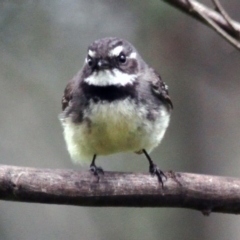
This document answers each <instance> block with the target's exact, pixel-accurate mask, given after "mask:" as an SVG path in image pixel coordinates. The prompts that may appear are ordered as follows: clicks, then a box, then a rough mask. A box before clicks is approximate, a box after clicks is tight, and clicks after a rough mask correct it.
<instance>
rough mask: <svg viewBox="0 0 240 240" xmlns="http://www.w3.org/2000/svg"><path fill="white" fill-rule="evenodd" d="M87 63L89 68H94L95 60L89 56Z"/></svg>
mask: <svg viewBox="0 0 240 240" xmlns="http://www.w3.org/2000/svg"><path fill="white" fill-rule="evenodd" d="M87 63H88V66H89V67H92V66H93V59H92V58H91V57H90V56H87Z"/></svg>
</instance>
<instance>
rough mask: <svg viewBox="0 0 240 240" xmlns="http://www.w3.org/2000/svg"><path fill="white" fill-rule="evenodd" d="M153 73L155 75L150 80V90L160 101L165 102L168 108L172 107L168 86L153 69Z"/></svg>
mask: <svg viewBox="0 0 240 240" xmlns="http://www.w3.org/2000/svg"><path fill="white" fill-rule="evenodd" d="M154 73H155V76H156V77H155V79H153V81H152V82H151V90H152V92H153V94H154V95H155V96H156V97H157V98H159V99H160V100H161V101H163V102H164V103H166V104H167V106H168V108H169V109H173V103H172V101H171V99H170V96H169V92H168V86H167V85H166V84H165V83H164V82H163V81H162V79H161V77H160V75H159V74H157V73H156V72H155V71H154Z"/></svg>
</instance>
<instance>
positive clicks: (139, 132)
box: [63, 100, 169, 162]
mask: <svg viewBox="0 0 240 240" xmlns="http://www.w3.org/2000/svg"><path fill="white" fill-rule="evenodd" d="M91 109H93V110H92V112H91V113H86V117H87V118H86V119H87V120H86V121H84V122H82V123H80V124H74V123H72V122H71V119H70V118H67V119H65V122H64V123H63V126H64V136H65V140H66V143H67V148H68V151H69V153H70V155H71V157H72V159H73V160H74V161H77V162H81V161H84V160H88V161H90V160H91V159H92V157H93V155H94V154H97V155H108V154H113V153H117V152H127V151H139V150H141V149H143V148H146V149H149V150H151V148H153V147H155V146H156V145H158V143H159V142H160V140H161V139H162V137H163V134H164V132H165V130H166V127H167V125H168V120H169V118H168V120H167V122H166V121H165V122H164V124H165V125H166V126H165V125H164V124H162V126H161V129H157V125H156V124H155V123H152V122H150V121H149V120H147V119H146V114H147V113H146V112H145V109H144V108H143V109H139V108H138V109H137V107H136V106H135V105H134V104H129V101H128V100H124V101H119V103H118V104H116V102H115V104H113V103H106V104H99V105H94V106H91ZM156 131H160V132H156Z"/></svg>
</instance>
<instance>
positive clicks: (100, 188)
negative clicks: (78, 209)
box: [0, 165, 240, 214]
mask: <svg viewBox="0 0 240 240" xmlns="http://www.w3.org/2000/svg"><path fill="white" fill-rule="evenodd" d="M166 174H167V176H168V180H167V181H166V182H165V183H164V188H162V186H161V184H159V183H158V180H157V179H156V178H154V177H151V176H150V175H149V174H140V173H135V174H134V173H116V172H105V174H104V175H103V176H101V178H100V181H99V182H97V179H96V178H95V177H94V176H93V175H91V173H90V172H78V171H73V170H50V169H34V168H23V167H13V166H4V165H0V199H2V200H8V201H21V202H35V203H49V204H67V205H78V206H104V207H110V206H115V207H179V208H190V209H196V210H200V211H201V212H203V213H204V214H210V213H211V212H222V213H235V214H238V213H240V179H236V178H228V177H217V176H207V175H199V174H191V173H175V174H174V173H172V172H167V173H166Z"/></svg>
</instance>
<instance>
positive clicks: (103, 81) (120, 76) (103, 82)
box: [84, 69, 137, 86]
mask: <svg viewBox="0 0 240 240" xmlns="http://www.w3.org/2000/svg"><path fill="white" fill-rule="evenodd" d="M136 77H137V75H136V74H127V73H123V72H121V71H119V70H118V69H113V70H112V72H111V71H109V70H105V71H100V72H98V73H96V72H94V73H93V74H92V75H91V76H89V77H88V78H86V79H84V81H85V82H87V83H88V84H90V85H95V86H108V85H120V86H125V85H127V84H133V82H134V81H135V79H136Z"/></svg>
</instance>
